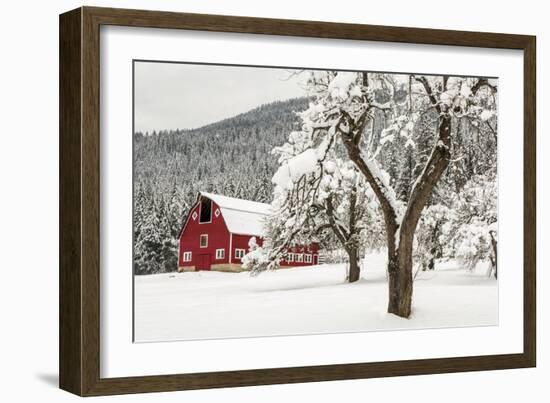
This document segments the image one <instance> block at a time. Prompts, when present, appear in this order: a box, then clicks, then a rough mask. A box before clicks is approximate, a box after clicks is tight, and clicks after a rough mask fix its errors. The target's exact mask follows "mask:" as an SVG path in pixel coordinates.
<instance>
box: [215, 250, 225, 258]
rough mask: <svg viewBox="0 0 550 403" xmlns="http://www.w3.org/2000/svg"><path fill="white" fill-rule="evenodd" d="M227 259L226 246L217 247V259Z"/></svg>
mask: <svg viewBox="0 0 550 403" xmlns="http://www.w3.org/2000/svg"><path fill="white" fill-rule="evenodd" d="M222 259H225V248H222V249H216V260H222Z"/></svg>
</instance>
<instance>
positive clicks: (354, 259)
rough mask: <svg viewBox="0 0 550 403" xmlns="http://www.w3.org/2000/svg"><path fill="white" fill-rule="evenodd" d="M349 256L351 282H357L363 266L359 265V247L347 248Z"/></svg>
mask: <svg viewBox="0 0 550 403" xmlns="http://www.w3.org/2000/svg"><path fill="white" fill-rule="evenodd" d="M347 253H348V258H349V277H348V279H349V282H350V283H355V282H356V281H357V280H359V277H360V275H361V267H360V266H359V254H358V252H357V248H350V249H348V250H347Z"/></svg>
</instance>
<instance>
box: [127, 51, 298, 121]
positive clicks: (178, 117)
mask: <svg viewBox="0 0 550 403" xmlns="http://www.w3.org/2000/svg"><path fill="white" fill-rule="evenodd" d="M289 77H290V78H289ZM134 79H135V101H134V102H135V130H136V131H142V132H146V131H153V130H162V129H191V128H196V127H200V126H204V125H206V124H209V123H213V122H217V121H219V120H221V119H225V118H228V117H231V116H235V115H238V114H239V113H242V112H246V111H248V110H250V109H252V108H255V107H256V106H259V105H261V104H264V103H268V102H273V101H277V100H285V99H289V98H295V97H299V96H303V95H305V92H304V90H303V89H302V87H301V86H300V85H299V82H298V80H299V79H298V78H297V77H295V76H292V75H291V74H290V73H289V70H286V69H273V68H259V67H234V66H212V65H197V64H181V63H152V62H136V63H135V77H134Z"/></svg>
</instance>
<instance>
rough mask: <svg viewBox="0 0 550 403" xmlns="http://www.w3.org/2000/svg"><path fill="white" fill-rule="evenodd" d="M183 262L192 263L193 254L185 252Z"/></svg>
mask: <svg viewBox="0 0 550 403" xmlns="http://www.w3.org/2000/svg"><path fill="white" fill-rule="evenodd" d="M183 261H184V262H190V261H191V252H183Z"/></svg>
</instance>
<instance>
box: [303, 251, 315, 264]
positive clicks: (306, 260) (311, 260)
mask: <svg viewBox="0 0 550 403" xmlns="http://www.w3.org/2000/svg"><path fill="white" fill-rule="evenodd" d="M304 261H305V262H306V263H312V262H313V256H311V253H306V255H305V259H304Z"/></svg>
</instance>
